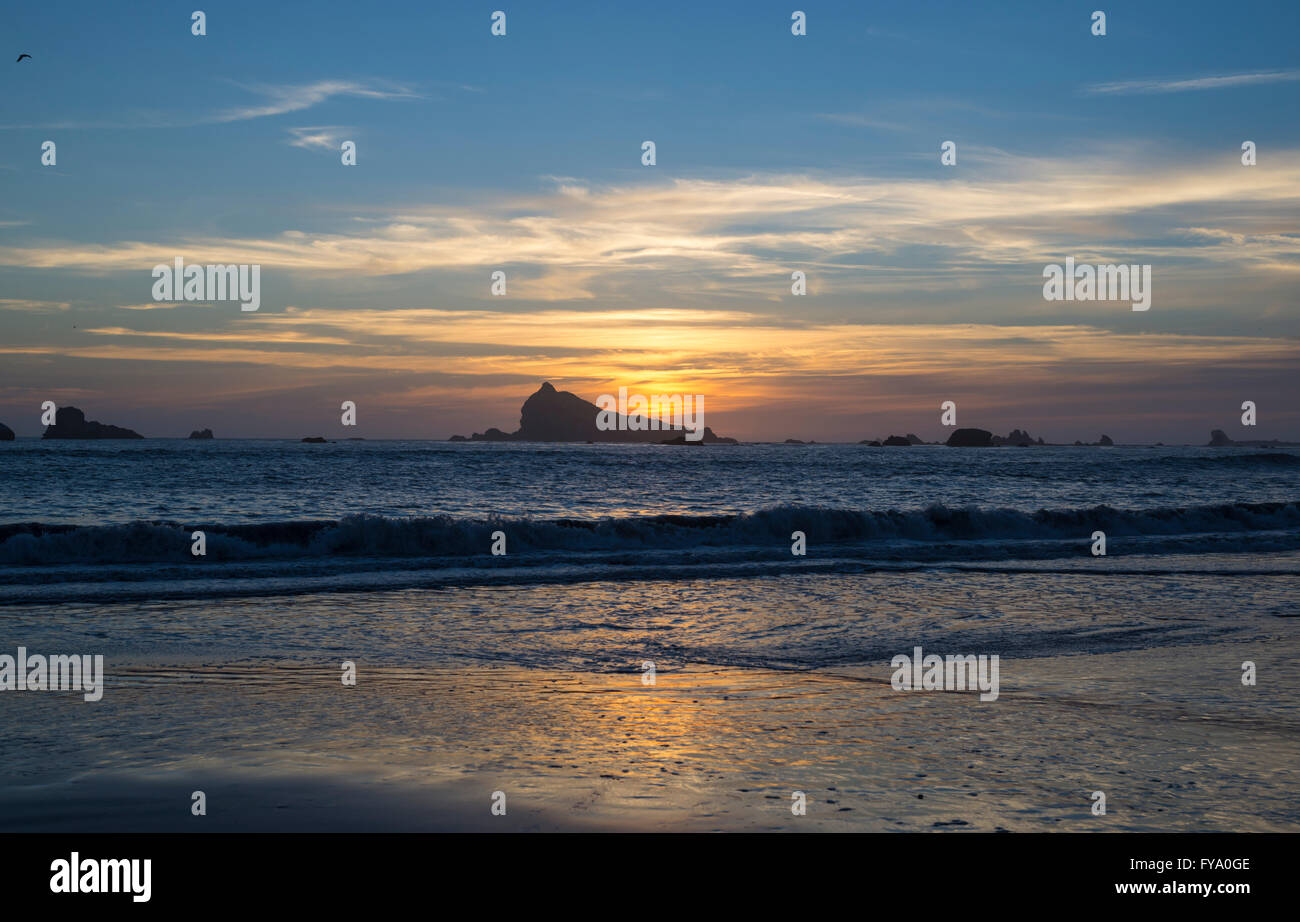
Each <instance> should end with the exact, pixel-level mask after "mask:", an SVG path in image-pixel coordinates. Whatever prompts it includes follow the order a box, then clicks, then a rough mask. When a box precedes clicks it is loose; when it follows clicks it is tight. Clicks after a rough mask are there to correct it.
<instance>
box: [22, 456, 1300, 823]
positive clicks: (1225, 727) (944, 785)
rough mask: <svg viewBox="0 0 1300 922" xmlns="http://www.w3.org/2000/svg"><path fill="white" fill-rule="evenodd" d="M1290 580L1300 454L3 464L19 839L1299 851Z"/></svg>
mask: <svg viewBox="0 0 1300 922" xmlns="http://www.w3.org/2000/svg"><path fill="white" fill-rule="evenodd" d="M197 531H201V532H203V541H204V543H205V550H206V553H205V554H204V555H203V556H195V555H194V554H193V553H192V550H191V549H192V546H193V543H194V533H195V532H197ZM795 532H802V533H803V535H804V541H805V543H806V553H805V554H803V555H796V554H793V553H792V551H791V548H792V544H794V543H795V539H794V538H793V537H792V535H793V533H795ZM1096 532H1104V535H1105V550H1106V552H1105V554H1104V556H1100V555H1095V554H1094V553H1093V550H1094V547H1095V546H1096V537H1095V533H1096ZM502 540H503V541H504V553H500V554H493V553H492V549H493V545H494V543H496V544H497V545H498V550H501V549H502V548H501V546H500V545H501V542H502ZM1297 590H1300V451H1297V450H1293V449H1247V448H1227V449H1222V448H1220V449H1210V448H1187V447H1168V446H1155V447H1125V446H1118V447H1113V448H1099V447H1074V448H1068V447H1028V448H997V449H949V448H946V447H940V446H912V447H908V448H875V447H869V446H859V445H766V444H751V445H738V446H721V445H720V446H657V445H580V444H511V443H468V444H467V443H441V442H413V441H412V442H406V441H338V442H333V443H330V444H325V445H314V444H302V443H298V442H281V441H241V440H216V441H188V440H175V441H172V440H143V441H80V442H50V441H40V440H33V439H20V440H17V441H15V442H11V443H5V444H0V654H3V653H8V654H10V655H12V654H13V653H14V652H15V651H16V649H17V648H18V647H19V646H23V647H25V648H26V649H27V650H28V651H32V652H40V653H47V654H74V653H76V654H95V655H103V657H104V662H105V680H104V694H103V698H102V700H100V701H98V702H86V701H83V700H82V696H81V695H79V694H72V693H71V692H68V693H63V692H51V693H42V692H38V691H26V692H13V691H6V692H4V693H0V725H2V726H4V727H5V736H6V742H5V746H4V755H3V774H2V775H0V826H3V827H4V828H6V829H9V830H11V831H12V830H14V829H106V830H112V831H127V830H130V829H174V828H175V829H188V828H195V824H196V823H206V824H207V825H206V826H204V827H203V828H208V829H226V828H228V829H256V828H266V829H278V828H291V829H322V830H328V829H440V828H464V829H478V828H512V829H515V828H518V829H575V828H577V829H580V828H619V829H792V828H810V829H811V828H819V829H852V830H858V829H861V830H880V829H932V828H939V829H972V830H982V831H993V830H996V829H1009V830H1019V829H1025V830H1031V829H1133V830H1137V829H1147V830H1154V829H1159V830H1174V829H1217V830H1224V831H1237V830H1291V831H1294V830H1296V828H1297V826H1298V824H1300V802H1298V801H1300V798H1297V795H1296V791H1297V787H1296V779H1295V766H1296V765H1298V764H1300V758H1297V756H1300V742H1298V741H1300V733H1297V730H1300V712H1298V711H1297V707H1298V705H1300V694H1297V683H1296V681H1295V678H1296V660H1297V654H1300V643H1298V642H1297V641H1298V636H1297V631H1296V623H1297V622H1296V615H1297V612H1298V611H1300V604H1298V603H1297V600H1298V599H1300V594H1298V592H1297ZM916 647H922V648H923V649H924V650H925V651H926V652H927V653H930V652H933V653H937V654H940V655H943V654H957V655H967V654H969V655H985V656H993V655H996V656H998V657H1000V662H1001V669H1000V677H1001V686H1002V687H1001V692H1000V694H999V695H998V697H997V699H996V700H993V701H982V700H980V698H979V696H978V695H977V694H973V693H967V692H964V691H961V690H956V691H954V690H951V689H949V690H934V691H929V690H922V689H909V690H899V689H898V688H897V687H895V684H894V683H893V682H892V681H891V677H892V676H893V674H894V670H893V669H892V668H891V660H892V659H893V658H894V657H896V656H898V655H900V654H908V655H910V654H911V653H912V652H913V650H914V649H915V648H916ZM344 663H351V664H352V665H353V668H354V669H355V674H356V676H357V679H356V683H355V685H345V684H344V683H343V681H342V680H341V679H340V675H341V673H342V672H343V671H344V668H345V667H344V666H343V664H344ZM1248 663H1249V664H1251V665H1252V668H1251V670H1249V671H1250V673H1251V679H1250V682H1248V683H1247V682H1243V679H1242V676H1243V674H1245V673H1246V672H1247V671H1248V670H1247V665H1246V664H1248ZM197 785H204V786H205V787H204V788H203V790H205V791H206V793H207V797H208V802H209V804H211V805H212V807H211V808H210V812H209V813H208V815H206V816H195V815H193V814H192V813H191V811H190V809H189V803H190V801H189V798H190V795H191V793H192V790H193V789H195V786H197ZM1098 791H1101V792H1108V794H1107V798H1108V802H1109V804H1110V807H1109V808H1108V809H1107V811H1106V812H1105V813H1102V814H1098V813H1097V812H1096V809H1095V803H1096V800H1095V798H1094V797H1093V795H1094V794H1095V793H1096V792H1098ZM496 792H504V793H505V795H506V797H507V798H508V800H509V801H510V803H511V805H512V808H511V809H510V810H509V811H508V812H507V814H506V815H505V816H501V815H498V814H495V813H492V812H490V811H489V797H490V795H492V794H494V793H496ZM794 792H800V793H803V794H805V795H807V800H808V803H809V804H810V806H809V807H808V808H807V810H806V813H804V814H796V813H792V811H791V808H790V803H791V798H792V795H793V794H794ZM918 795H919V796H918Z"/></svg>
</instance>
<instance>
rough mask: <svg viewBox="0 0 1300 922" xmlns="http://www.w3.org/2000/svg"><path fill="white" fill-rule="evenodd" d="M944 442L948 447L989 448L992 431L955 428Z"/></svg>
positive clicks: (991, 441) (991, 445)
mask: <svg viewBox="0 0 1300 922" xmlns="http://www.w3.org/2000/svg"><path fill="white" fill-rule="evenodd" d="M944 444H946V445H947V446H948V447H949V448H991V447H993V433H992V432H989V431H988V430H987V429H957V430H955V431H954V432H953V434H952V435H950V436H948V441H947V442H945V443H944Z"/></svg>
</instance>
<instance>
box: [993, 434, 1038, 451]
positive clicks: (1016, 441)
mask: <svg viewBox="0 0 1300 922" xmlns="http://www.w3.org/2000/svg"><path fill="white" fill-rule="evenodd" d="M993 444H994V445H1016V446H1018V447H1021V448H1023V447H1024V446H1026V445H1042V444H1043V440H1042V439H1041V438H1040V439H1039V440H1038V441H1034V439H1033V437H1032V436H1031V435H1030V434H1029V433H1028V432H1021V431H1020V430H1019V429H1012V430H1011V434H1010V435H1007V436H1001V435H995V436H993Z"/></svg>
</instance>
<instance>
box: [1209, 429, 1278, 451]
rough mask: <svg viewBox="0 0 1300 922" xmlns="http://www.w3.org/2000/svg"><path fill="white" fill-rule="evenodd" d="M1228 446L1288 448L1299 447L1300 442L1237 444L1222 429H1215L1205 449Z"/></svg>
mask: <svg viewBox="0 0 1300 922" xmlns="http://www.w3.org/2000/svg"><path fill="white" fill-rule="evenodd" d="M1230 445H1237V446H1240V447H1242V448H1290V447H1293V446H1295V445H1300V442H1283V441H1279V440H1278V439H1248V440H1246V441H1243V442H1239V441H1237V440H1236V439H1230V438H1228V433H1226V432H1224V431H1223V430H1222V429H1215V430H1214V431H1213V432H1211V433H1210V443H1209V445H1207V446H1206V447H1207V448H1227V447H1228V446H1230Z"/></svg>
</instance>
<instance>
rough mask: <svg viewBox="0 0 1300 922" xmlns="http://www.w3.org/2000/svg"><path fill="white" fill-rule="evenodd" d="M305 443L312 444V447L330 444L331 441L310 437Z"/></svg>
mask: <svg viewBox="0 0 1300 922" xmlns="http://www.w3.org/2000/svg"><path fill="white" fill-rule="evenodd" d="M303 441H304V442H310V443H311V444H312V445H325V444H328V443H329V439H326V438H321V437H320V436H319V435H309V436H307V438H305V439H303Z"/></svg>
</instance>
